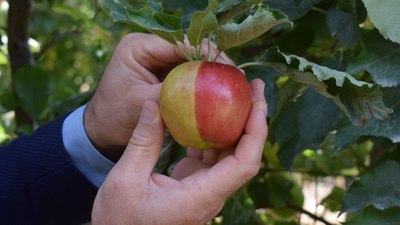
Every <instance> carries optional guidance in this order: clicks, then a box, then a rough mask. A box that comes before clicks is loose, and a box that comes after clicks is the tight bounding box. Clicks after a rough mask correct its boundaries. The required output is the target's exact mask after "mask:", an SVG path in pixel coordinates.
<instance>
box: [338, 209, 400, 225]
mask: <svg viewBox="0 0 400 225" xmlns="http://www.w3.org/2000/svg"><path fill="white" fill-rule="evenodd" d="M399 212H400V208H399V207H394V208H390V209H386V210H378V209H374V208H373V207H368V208H367V209H365V210H363V211H361V212H360V213H358V214H356V215H355V216H354V217H353V218H351V219H350V221H348V222H346V223H344V225H378V224H379V225H398V224H399V221H400V213H399Z"/></svg>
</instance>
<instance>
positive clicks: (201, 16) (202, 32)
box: [187, 0, 219, 48]
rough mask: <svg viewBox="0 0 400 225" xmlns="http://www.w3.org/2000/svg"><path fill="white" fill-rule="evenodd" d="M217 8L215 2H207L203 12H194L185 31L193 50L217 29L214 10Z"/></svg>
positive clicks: (210, 0)
mask: <svg viewBox="0 0 400 225" xmlns="http://www.w3.org/2000/svg"><path fill="white" fill-rule="evenodd" d="M218 6H219V4H218V2H217V1H216V0H209V2H208V7H207V9H206V10H205V11H198V12H195V13H194V14H193V16H192V19H191V20H190V26H189V29H188V31H187V35H188V39H189V43H190V44H191V45H193V46H194V47H195V48H197V46H199V45H200V44H201V43H202V41H203V38H204V37H205V36H206V35H207V34H209V33H211V32H213V31H215V30H216V29H217V28H218V20H217V16H216V15H215V14H214V10H215V9H216V8H217V7H218Z"/></svg>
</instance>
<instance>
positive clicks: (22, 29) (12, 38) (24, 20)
mask: <svg viewBox="0 0 400 225" xmlns="http://www.w3.org/2000/svg"><path fill="white" fill-rule="evenodd" d="M30 9H31V1H30V0H12V1H10V7H9V11H8V23H7V24H8V25H7V36H8V53H9V56H10V63H11V72H12V73H13V74H15V72H16V71H17V70H18V69H19V68H21V67H23V66H27V65H33V64H34V63H35V61H34V59H33V56H32V53H31V51H30V49H29V44H28V40H29V16H30Z"/></svg>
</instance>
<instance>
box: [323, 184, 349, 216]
mask: <svg viewBox="0 0 400 225" xmlns="http://www.w3.org/2000/svg"><path fill="white" fill-rule="evenodd" d="M344 194H345V192H344V190H343V189H342V188H340V187H334V188H333V189H332V191H331V193H330V194H329V195H328V196H326V197H325V198H324V199H323V200H322V201H321V204H322V205H323V206H325V208H327V209H329V210H331V211H334V212H335V211H336V212H337V211H340V209H341V208H342V202H343V199H344Z"/></svg>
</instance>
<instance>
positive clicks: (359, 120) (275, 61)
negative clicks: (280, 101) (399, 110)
mask: <svg viewBox="0 0 400 225" xmlns="http://www.w3.org/2000/svg"><path fill="white" fill-rule="evenodd" d="M260 64H264V65H266V66H271V67H273V68H275V69H276V70H278V71H279V72H281V73H283V74H288V75H289V76H290V77H291V78H292V79H293V80H295V81H297V82H299V83H302V84H307V85H311V86H313V87H314V88H315V89H316V90H317V91H318V92H319V93H320V94H322V95H324V96H326V97H328V98H332V99H333V100H334V101H335V103H336V104H337V105H338V106H339V108H341V109H342V110H343V111H345V113H346V115H347V116H348V117H349V118H350V119H351V121H352V122H353V123H355V124H359V125H362V124H364V123H365V121H367V120H368V119H370V118H371V117H375V118H378V119H383V118H386V117H387V115H388V114H389V113H391V112H392V110H391V109H388V108H387V107H386V106H385V105H384V104H383V102H382V93H381V92H380V89H379V88H378V87H376V86H374V85H372V84H371V83H367V82H364V81H359V80H357V79H355V78H354V77H353V76H351V75H350V74H348V73H345V72H341V71H337V70H333V69H330V68H328V67H324V66H320V65H318V64H315V63H312V62H308V61H307V60H306V59H304V58H302V57H299V56H295V55H285V54H283V53H281V52H280V51H279V49H278V48H276V47H273V48H270V49H269V50H268V51H267V53H266V54H265V55H264V56H263V57H262V58H261V59H260Z"/></svg>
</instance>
